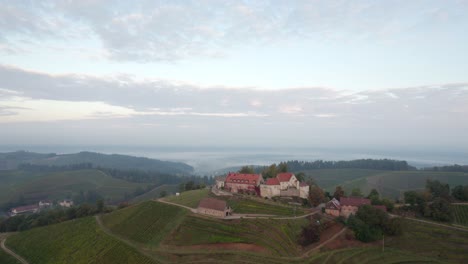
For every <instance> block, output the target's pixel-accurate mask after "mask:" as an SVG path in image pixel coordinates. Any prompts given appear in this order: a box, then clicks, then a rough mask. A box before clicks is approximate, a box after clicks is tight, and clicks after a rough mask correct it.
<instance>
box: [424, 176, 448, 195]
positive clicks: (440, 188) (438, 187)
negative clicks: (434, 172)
mask: <svg viewBox="0 0 468 264" xmlns="http://www.w3.org/2000/svg"><path fill="white" fill-rule="evenodd" d="M426 189H427V190H428V191H429V192H430V193H431V194H432V196H433V197H434V198H437V197H442V198H444V199H449V198H450V186H449V185H448V184H442V183H441V182H440V181H438V180H435V181H433V180H427V181H426Z"/></svg>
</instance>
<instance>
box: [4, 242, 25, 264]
mask: <svg viewBox="0 0 468 264" xmlns="http://www.w3.org/2000/svg"><path fill="white" fill-rule="evenodd" d="M5 241H6V237H5V238H3V239H2V243H1V247H2V249H3V250H4V251H5V252H6V253H7V254H9V255H11V256H13V257H14V258H16V259H17V260H18V261H19V262H21V263H23V264H29V262H27V261H26V260H25V259H24V258H22V257H21V256H19V255H18V254H16V253H15V252H13V251H11V250H10V249H8V248H7V247H6V246H5Z"/></svg>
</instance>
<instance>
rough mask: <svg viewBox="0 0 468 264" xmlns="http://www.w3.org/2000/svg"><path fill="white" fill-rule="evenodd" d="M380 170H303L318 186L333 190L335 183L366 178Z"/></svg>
mask: <svg viewBox="0 0 468 264" xmlns="http://www.w3.org/2000/svg"><path fill="white" fill-rule="evenodd" d="M382 172H383V171H379V170H363V169H326V170H310V171H305V174H306V175H307V176H308V177H312V179H314V180H315V182H317V184H318V185H319V186H320V187H322V188H324V189H325V190H327V191H333V190H334V189H335V186H337V185H343V183H345V182H349V181H354V180H356V179H359V178H367V177H369V176H373V175H377V174H379V173H382Z"/></svg>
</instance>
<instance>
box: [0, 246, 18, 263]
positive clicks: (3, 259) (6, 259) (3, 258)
mask: <svg viewBox="0 0 468 264" xmlns="http://www.w3.org/2000/svg"><path fill="white" fill-rule="evenodd" d="M0 263H2V264H21V262H19V261H18V260H17V259H16V258H14V257H13V256H11V255H9V254H7V253H6V252H5V251H3V250H2V249H0Z"/></svg>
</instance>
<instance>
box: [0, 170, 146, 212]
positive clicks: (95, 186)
mask: <svg viewBox="0 0 468 264" xmlns="http://www.w3.org/2000/svg"><path fill="white" fill-rule="evenodd" d="M137 187H143V188H144V187H146V185H145V184H142V183H133V182H127V181H124V180H120V179H116V178H112V177H111V176H109V175H107V174H104V173H103V172H101V171H99V170H94V169H91V170H76V171H63V172H53V173H43V174H37V173H29V172H22V171H9V172H1V173H0V204H1V203H5V202H7V201H8V200H10V199H15V197H18V196H19V195H23V196H24V198H25V200H26V201H27V202H37V201H38V200H41V199H52V200H58V199H63V198H66V197H72V196H73V195H77V194H79V192H80V191H81V190H82V191H88V190H94V191H97V192H98V193H99V194H101V195H102V196H103V197H104V198H106V199H110V200H120V199H123V198H124V196H125V194H126V193H132V192H133V191H135V189H136V188H137Z"/></svg>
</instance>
